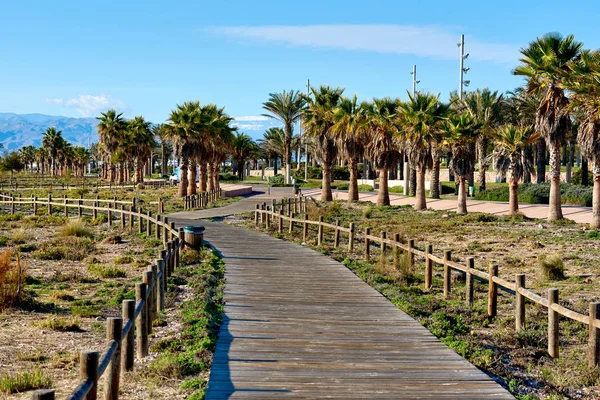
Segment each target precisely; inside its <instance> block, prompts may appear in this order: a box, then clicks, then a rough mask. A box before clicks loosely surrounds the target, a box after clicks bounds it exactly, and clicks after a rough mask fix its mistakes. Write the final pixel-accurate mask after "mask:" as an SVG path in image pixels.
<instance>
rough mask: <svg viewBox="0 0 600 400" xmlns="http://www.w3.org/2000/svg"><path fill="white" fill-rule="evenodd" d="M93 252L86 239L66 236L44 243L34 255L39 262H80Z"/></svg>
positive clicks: (90, 242)
mask: <svg viewBox="0 0 600 400" xmlns="http://www.w3.org/2000/svg"><path fill="white" fill-rule="evenodd" d="M93 250H94V242H92V240H91V239H89V238H87V237H76V236H67V237H62V238H56V239H54V240H50V241H48V242H44V243H42V245H41V248H40V249H39V250H37V251H36V252H35V253H34V255H35V257H36V258H39V259H41V260H69V261H81V260H83V259H84V258H86V257H87V256H88V255H89V254H90V253H91V252H92V251H93Z"/></svg>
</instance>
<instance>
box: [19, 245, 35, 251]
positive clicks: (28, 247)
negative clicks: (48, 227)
mask: <svg viewBox="0 0 600 400" xmlns="http://www.w3.org/2000/svg"><path fill="white" fill-rule="evenodd" d="M36 249H37V245H36V244H35V243H25V244H22V245H20V246H19V251H20V252H21V253H31V252H32V251H35V250H36Z"/></svg>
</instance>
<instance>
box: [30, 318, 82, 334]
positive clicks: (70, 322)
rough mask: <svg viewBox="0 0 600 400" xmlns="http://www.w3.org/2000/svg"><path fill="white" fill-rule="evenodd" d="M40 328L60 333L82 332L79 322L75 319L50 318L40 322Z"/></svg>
mask: <svg viewBox="0 0 600 400" xmlns="http://www.w3.org/2000/svg"><path fill="white" fill-rule="evenodd" d="M38 326H39V327H41V328H48V329H52V330H54V331H58V332H81V327H80V326H79V320H78V319H75V318H60V317H49V318H47V319H45V320H44V321H41V322H39V323H38Z"/></svg>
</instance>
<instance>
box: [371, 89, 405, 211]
mask: <svg viewBox="0 0 600 400" xmlns="http://www.w3.org/2000/svg"><path fill="white" fill-rule="evenodd" d="M399 104H400V101H399V100H394V99H392V98H389V97H386V98H383V99H374V100H373V103H372V104H371V105H370V106H369V107H368V109H367V117H366V121H365V123H366V124H367V127H368V137H367V140H366V143H367V144H366V148H365V150H366V155H367V157H368V158H369V160H371V162H372V164H373V167H374V168H375V169H377V172H378V173H379V189H378V193H377V205H378V206H389V205H390V194H389V190H388V172H389V171H390V170H391V169H393V168H395V167H396V165H397V164H398V160H399V158H400V152H399V146H398V143H399V141H398V125H397V119H398V108H399Z"/></svg>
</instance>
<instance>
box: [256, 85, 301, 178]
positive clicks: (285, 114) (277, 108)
mask: <svg viewBox="0 0 600 400" xmlns="http://www.w3.org/2000/svg"><path fill="white" fill-rule="evenodd" d="M304 102H305V99H304V96H302V94H301V93H300V92H299V91H295V90H290V91H289V92H287V91H285V90H284V91H283V92H281V93H270V94H269V100H267V101H266V102H264V103H263V109H264V110H265V111H266V113H265V114H262V115H263V116H265V117H269V118H273V119H276V120H278V121H280V122H281V123H283V131H284V132H285V147H284V153H283V160H284V161H285V183H286V184H289V183H290V177H291V165H292V135H293V133H294V124H295V123H296V122H298V121H299V120H300V117H301V116H302V109H303V108H304V104H305V103H304Z"/></svg>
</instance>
